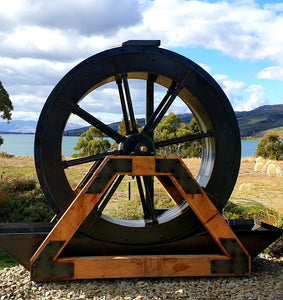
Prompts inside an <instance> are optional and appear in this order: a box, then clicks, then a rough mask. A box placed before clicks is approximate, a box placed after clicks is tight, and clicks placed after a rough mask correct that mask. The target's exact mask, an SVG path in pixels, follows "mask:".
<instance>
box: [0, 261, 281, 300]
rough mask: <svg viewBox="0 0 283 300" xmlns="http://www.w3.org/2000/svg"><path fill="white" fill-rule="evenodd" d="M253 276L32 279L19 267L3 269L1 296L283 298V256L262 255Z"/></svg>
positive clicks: (253, 264) (1, 297)
mask: <svg viewBox="0 0 283 300" xmlns="http://www.w3.org/2000/svg"><path fill="white" fill-rule="evenodd" d="M252 266H253V270H252V275H251V276H250V277H225V278H223V277H222V278H208V277H205V278H196V277H191V278H158V279H115V280H114V279H112V280H109V279H107V280H80V281H65V282H64V281H62V282H41V283H36V282H32V281H30V278H29V272H28V271H26V270H25V269H24V268H23V267H21V266H17V267H13V268H6V269H3V270H1V271H0V299H1V300H2V299H92V300H93V299H97V300H98V299H103V300H110V299H124V300H130V299H135V300H145V299H209V300H212V299H257V300H262V299H272V300H283V258H279V259H278V258H277V259H275V258H272V257H270V256H268V255H260V257H258V258H256V259H255V260H253V263H252Z"/></svg>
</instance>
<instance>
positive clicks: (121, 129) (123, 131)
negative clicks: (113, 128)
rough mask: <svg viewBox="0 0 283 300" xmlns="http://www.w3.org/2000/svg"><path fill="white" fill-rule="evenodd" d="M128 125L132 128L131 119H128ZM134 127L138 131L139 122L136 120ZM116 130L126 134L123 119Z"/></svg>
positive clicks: (139, 127)
mask: <svg viewBox="0 0 283 300" xmlns="http://www.w3.org/2000/svg"><path fill="white" fill-rule="evenodd" d="M129 125H130V129H131V130H132V123H131V121H129ZM136 127H137V129H138V131H140V129H141V126H140V124H139V123H138V121H137V120H136ZM118 132H119V133H120V134H122V135H124V136H125V135H126V125H125V121H124V120H122V121H121V122H120V124H119V127H118Z"/></svg>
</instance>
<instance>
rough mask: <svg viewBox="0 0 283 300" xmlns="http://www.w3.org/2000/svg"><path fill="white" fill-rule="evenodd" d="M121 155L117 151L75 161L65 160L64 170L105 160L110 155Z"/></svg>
mask: <svg viewBox="0 0 283 300" xmlns="http://www.w3.org/2000/svg"><path fill="white" fill-rule="evenodd" d="M119 154H121V153H120V151H118V150H115V151H110V152H106V153H101V154H96V155H90V156H86V157H80V158H75V159H70V160H64V161H63V166H64V169H67V168H68V167H72V166H77V165H82V164H86V163H89V162H93V161H96V160H100V159H103V158H105V157H106V156H108V155H119Z"/></svg>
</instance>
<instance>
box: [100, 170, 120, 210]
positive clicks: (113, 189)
mask: <svg viewBox="0 0 283 300" xmlns="http://www.w3.org/2000/svg"><path fill="white" fill-rule="evenodd" d="M123 178H124V175H119V176H118V178H117V179H116V180H115V182H114V183H113V184H112V186H111V188H109V189H108V190H107V192H106V196H105V197H103V198H104V199H102V201H101V204H100V205H99V207H98V209H97V213H98V214H99V215H101V214H102V212H103V210H104V208H105V207H106V205H107V204H108V202H109V201H110V200H111V198H112V196H113V194H114V193H115V192H116V190H117V188H118V186H119V185H120V183H121V182H122V180H123Z"/></svg>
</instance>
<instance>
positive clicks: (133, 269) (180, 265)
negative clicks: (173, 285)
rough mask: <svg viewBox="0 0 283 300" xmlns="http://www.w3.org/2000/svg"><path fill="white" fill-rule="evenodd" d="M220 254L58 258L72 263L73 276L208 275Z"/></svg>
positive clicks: (59, 260)
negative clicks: (212, 261)
mask: <svg viewBox="0 0 283 300" xmlns="http://www.w3.org/2000/svg"><path fill="white" fill-rule="evenodd" d="M212 259H216V260H217V259H227V256H224V255H176V256H174V255H170V256H169V255H156V256H145V255H142V256H101V257H76V258H60V259H58V260H57V261H58V262H62V263H63V262H73V263H74V278H73V279H90V278H131V277H134V278H141V277H179V276H210V275H211V260H212Z"/></svg>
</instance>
